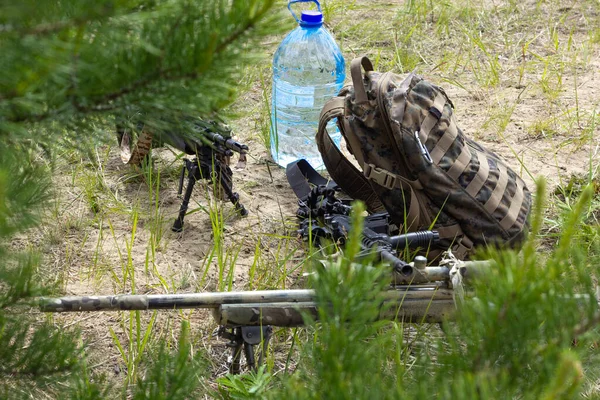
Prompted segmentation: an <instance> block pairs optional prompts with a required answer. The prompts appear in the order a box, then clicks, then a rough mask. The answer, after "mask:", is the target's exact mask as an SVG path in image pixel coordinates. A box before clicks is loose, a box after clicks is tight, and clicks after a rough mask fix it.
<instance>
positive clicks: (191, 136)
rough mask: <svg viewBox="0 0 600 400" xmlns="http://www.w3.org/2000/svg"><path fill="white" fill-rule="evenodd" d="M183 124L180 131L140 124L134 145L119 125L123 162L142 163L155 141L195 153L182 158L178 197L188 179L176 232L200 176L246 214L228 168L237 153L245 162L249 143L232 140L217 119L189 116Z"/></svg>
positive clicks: (129, 135) (179, 227)
mask: <svg viewBox="0 0 600 400" xmlns="http://www.w3.org/2000/svg"><path fill="white" fill-rule="evenodd" d="M180 125H181V130H179V131H167V130H160V129H154V130H150V129H146V128H145V126H144V124H142V123H139V124H137V130H138V131H139V132H140V133H139V134H138V137H137V142H136V143H135V144H134V145H133V146H132V143H131V142H132V140H133V139H132V137H131V133H130V132H129V131H128V130H127V129H125V128H123V127H122V126H117V138H118V140H119V144H120V145H121V158H122V160H123V162H124V163H127V164H139V163H141V161H142V160H143V158H144V157H145V156H146V155H147V154H148V152H149V151H150V148H151V147H152V145H153V143H154V144H158V145H159V146H162V145H163V144H169V145H171V146H173V147H175V148H176V149H178V150H180V151H182V152H184V153H186V154H188V155H190V156H194V157H193V158H192V159H187V158H184V159H183V163H184V165H183V168H182V170H181V175H180V177H179V190H178V195H179V196H181V194H182V192H183V182H184V180H185V175H186V172H187V176H188V182H187V187H186V190H185V194H184V195H183V200H182V203H181V207H180V208H179V214H178V216H177V219H176V220H175V222H174V223H173V227H172V230H173V231H174V232H181V231H182V230H183V219H184V218H185V214H186V212H187V210H188V207H189V203H190V198H191V196H192V192H193V190H194V185H195V184H196V182H197V181H198V180H201V179H204V180H207V181H208V182H209V183H213V184H215V185H216V186H217V187H216V188H215V192H216V194H217V195H218V196H219V197H221V198H227V199H228V200H229V201H230V202H231V203H232V204H233V205H234V207H235V209H236V211H237V212H238V213H239V214H240V215H242V216H245V215H247V214H248V211H247V210H246V208H245V207H244V206H243V205H242V204H241V203H240V202H239V198H240V197H239V195H238V194H237V193H236V192H234V191H233V182H232V178H233V172H232V171H231V168H230V167H229V159H230V157H231V156H232V155H233V153H234V152H235V153H238V154H239V155H240V162H245V160H246V154H247V152H248V146H246V145H245V144H242V143H240V142H237V141H235V140H233V139H232V138H231V129H229V127H228V126H227V125H225V124H222V123H219V122H216V121H203V120H201V119H197V118H196V119H193V118H187V119H184V120H183V121H180Z"/></svg>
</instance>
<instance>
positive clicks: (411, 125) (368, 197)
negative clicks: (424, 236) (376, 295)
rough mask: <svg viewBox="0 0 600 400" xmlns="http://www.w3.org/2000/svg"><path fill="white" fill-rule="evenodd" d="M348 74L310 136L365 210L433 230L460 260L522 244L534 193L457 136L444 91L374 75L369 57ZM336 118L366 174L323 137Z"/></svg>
mask: <svg viewBox="0 0 600 400" xmlns="http://www.w3.org/2000/svg"><path fill="white" fill-rule="evenodd" d="M363 68H364V70H365V74H364V75H363V73H362V69H363ZM350 71H351V76H352V85H350V86H346V87H344V88H343V89H342V90H341V91H340V93H339V95H338V96H337V97H334V98H333V99H331V100H330V101H329V102H328V103H327V104H326V105H325V106H324V108H323V110H322V112H321V117H320V121H319V129H318V132H317V137H316V140H317V144H318V147H319V151H320V153H321V155H322V157H323V160H324V163H325V166H326V167H327V171H328V172H329V174H330V175H331V177H332V179H333V180H334V181H335V182H336V183H337V184H338V185H339V186H340V187H341V188H342V189H343V190H344V191H345V192H346V193H347V194H348V195H350V196H351V197H353V198H357V199H361V200H363V201H364V202H365V203H366V205H367V208H368V209H369V210H370V211H378V210H381V209H382V206H383V207H385V209H386V210H387V211H388V213H389V214H390V217H391V220H392V221H393V222H394V223H395V224H397V225H398V226H399V227H401V229H402V230H404V231H407V232H412V231H416V230H420V229H430V228H432V229H435V230H437V231H438V232H439V234H440V238H442V239H444V245H445V246H446V247H451V248H452V250H453V252H454V254H455V255H456V256H457V257H459V258H461V259H463V258H467V257H468V256H469V254H470V253H471V252H472V250H473V249H474V247H476V246H481V245H494V246H500V247H518V246H520V245H521V243H522V241H523V240H524V238H525V236H526V234H527V228H528V222H527V216H528V214H529V210H530V206H531V195H530V192H529V191H528V189H527V187H526V186H525V183H524V182H523V180H522V179H521V178H520V177H519V176H518V175H517V174H516V173H515V172H514V171H512V170H511V169H510V168H509V167H508V166H507V165H506V164H505V163H504V162H503V161H502V160H501V159H500V158H499V157H498V156H497V155H495V154H494V153H492V152H490V151H488V150H486V149H485V148H483V147H482V146H481V145H479V144H478V143H476V142H474V141H473V140H471V139H469V138H467V137H466V136H465V135H464V134H463V132H462V131H461V130H460V128H458V126H457V125H456V122H455V120H454V117H453V108H454V106H453V104H452V102H451V101H450V99H449V98H448V96H447V95H446V93H445V92H444V90H443V89H442V88H440V87H438V86H436V85H434V84H432V83H430V82H427V81H426V80H424V79H422V78H421V77H419V76H417V75H414V74H412V73H411V74H410V75H409V76H408V77H407V78H406V79H402V77H400V76H399V75H396V74H393V73H390V72H388V73H379V72H375V71H373V65H372V64H371V62H370V61H369V59H368V58H366V57H362V58H357V59H355V60H353V61H352V63H351V66H350ZM333 118H337V124H338V127H339V129H340V131H341V133H342V135H343V137H344V139H345V141H346V145H347V148H348V151H350V153H352V154H353V155H354V157H355V158H356V161H357V162H358V164H359V165H360V167H361V168H362V173H361V172H360V171H359V170H358V169H357V168H356V167H355V166H354V165H353V164H352V163H351V162H350V161H349V160H348V159H346V157H344V155H343V154H342V153H341V152H340V150H339V149H338V148H337V147H336V146H335V144H334V143H333V141H332V140H331V138H330V137H329V135H328V134H327V131H326V125H327V123H328V122H329V121H330V120H331V119H333Z"/></svg>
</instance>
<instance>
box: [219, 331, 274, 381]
mask: <svg viewBox="0 0 600 400" xmlns="http://www.w3.org/2000/svg"><path fill="white" fill-rule="evenodd" d="M272 332H273V328H272V327H271V326H239V327H235V328H231V331H230V332H228V331H227V330H226V328H225V327H221V328H219V333H218V334H219V336H221V337H223V338H225V339H228V340H229V343H227V346H228V347H231V349H232V353H231V360H230V364H229V372H230V373H231V374H239V373H240V372H242V367H241V364H242V363H241V357H242V348H243V351H244V357H246V364H247V365H248V369H249V370H251V371H256V368H257V365H256V358H255V356H254V346H256V345H258V344H260V343H261V341H262V343H263V345H262V349H261V354H260V356H259V359H258V362H259V364H262V362H263V361H264V357H265V354H266V353H267V349H268V346H269V340H270V339H271V334H272Z"/></svg>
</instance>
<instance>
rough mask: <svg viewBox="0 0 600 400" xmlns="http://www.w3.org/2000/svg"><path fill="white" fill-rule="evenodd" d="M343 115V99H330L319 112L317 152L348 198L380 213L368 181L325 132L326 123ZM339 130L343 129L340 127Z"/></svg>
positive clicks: (381, 207) (377, 198)
mask: <svg viewBox="0 0 600 400" xmlns="http://www.w3.org/2000/svg"><path fill="white" fill-rule="evenodd" d="M343 115H344V98H343V97H334V98H332V99H331V100H329V101H328V102H327V103H326V104H325V106H324V107H323V109H322V110H321V116H320V117H319V129H318V130H317V135H316V138H315V139H316V142H317V146H318V147H319V152H320V153H321V157H322V158H323V162H324V163H325V167H326V168H327V172H329V175H330V176H331V178H332V179H333V180H334V181H335V182H337V184H338V185H339V186H340V187H341V188H342V190H343V191H344V192H345V193H346V194H347V195H348V196H350V197H352V198H353V199H358V200H361V201H363V202H364V203H365V205H366V207H367V210H369V211H370V212H375V211H381V210H383V205H382V204H381V201H380V200H379V197H378V196H377V194H376V193H375V192H374V191H373V188H372V187H371V185H370V184H369V181H368V179H367V178H366V177H365V176H364V175H363V174H362V173H361V172H360V171H359V170H358V169H357V168H356V167H355V166H354V165H353V164H352V163H351V162H350V161H349V160H348V159H347V158H346V157H345V156H344V155H343V154H342V152H341V151H340V149H338V147H337V146H336V144H335V143H334V142H333V140H331V137H330V136H329V133H328V132H327V123H328V122H329V121H330V120H332V119H333V118H337V117H343ZM338 126H339V125H338ZM340 129H343V128H342V127H341V126H340Z"/></svg>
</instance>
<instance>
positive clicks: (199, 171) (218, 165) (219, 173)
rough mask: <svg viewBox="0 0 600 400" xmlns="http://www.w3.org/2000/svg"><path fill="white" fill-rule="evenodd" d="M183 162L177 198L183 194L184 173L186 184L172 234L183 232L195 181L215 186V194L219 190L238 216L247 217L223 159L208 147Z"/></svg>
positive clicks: (230, 173) (229, 169)
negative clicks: (202, 181) (206, 182)
mask: <svg viewBox="0 0 600 400" xmlns="http://www.w3.org/2000/svg"><path fill="white" fill-rule="evenodd" d="M183 162H184V166H183V168H182V169H181V175H180V177H179V191H178V195H179V196H181V193H182V192H183V180H184V179H185V172H186V171H187V175H188V184H187V187H186V189H185V195H184V196H183V201H182V202H181V207H180V208H179V216H178V217H177V219H176V220H175V222H174V223H173V227H172V228H171V229H172V230H173V232H181V231H182V230H183V219H184V218H185V214H186V212H187V210H188V206H189V204H190V198H191V197H192V192H193V190H194V185H195V184H196V181H198V180H200V179H205V180H207V181H209V182H212V183H213V184H214V185H217V188H216V190H217V193H220V190H222V191H223V194H224V196H223V197H225V196H226V197H227V199H228V200H229V201H231V203H232V204H233V205H234V207H235V210H236V211H237V212H238V213H240V215H242V216H245V215H248V211H247V210H246V208H245V207H244V206H243V205H242V204H241V203H240V202H239V199H240V196H239V195H238V194H237V193H235V192H234V191H233V182H232V175H233V172H232V171H231V168H229V166H228V165H227V163H226V162H225V157H223V156H221V155H219V154H215V152H213V150H212V149H211V148H210V147H202V148H201V151H200V153H199V154H198V156H197V157H195V158H193V159H191V160H188V159H187V158H184V159H183Z"/></svg>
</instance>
